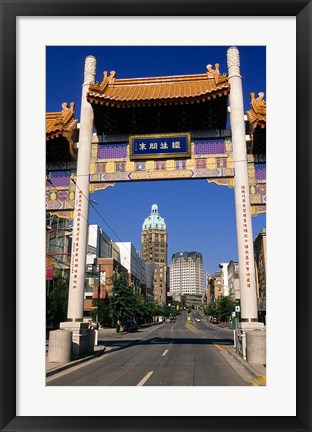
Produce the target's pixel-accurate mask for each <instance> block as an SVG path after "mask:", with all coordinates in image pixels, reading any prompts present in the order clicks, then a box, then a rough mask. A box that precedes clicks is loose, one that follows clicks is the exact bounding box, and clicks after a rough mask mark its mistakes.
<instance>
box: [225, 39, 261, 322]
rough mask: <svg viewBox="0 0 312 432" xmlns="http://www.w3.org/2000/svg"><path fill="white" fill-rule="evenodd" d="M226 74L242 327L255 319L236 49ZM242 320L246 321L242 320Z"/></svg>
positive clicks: (229, 53) (232, 49) (231, 52)
mask: <svg viewBox="0 0 312 432" xmlns="http://www.w3.org/2000/svg"><path fill="white" fill-rule="evenodd" d="M227 65H228V77H229V82H230V85H231V92H230V119H231V129H232V143H233V157H234V168H235V186H234V193H235V211H236V232H237V246H238V262H239V282H240V296H241V321H242V327H246V328H247V327H248V328H249V327H254V326H257V325H254V326H253V325H252V324H251V323H257V322H258V310H257V294H256V281H255V264H254V251H253V235H252V223H251V214H250V196H249V182H248V167H247V165H248V164H247V149H246V137H245V123H244V104H243V89H242V77H241V75H240V60H239V51H238V49H237V48H236V47H230V48H229V49H228V50H227ZM245 323H246V324H245Z"/></svg>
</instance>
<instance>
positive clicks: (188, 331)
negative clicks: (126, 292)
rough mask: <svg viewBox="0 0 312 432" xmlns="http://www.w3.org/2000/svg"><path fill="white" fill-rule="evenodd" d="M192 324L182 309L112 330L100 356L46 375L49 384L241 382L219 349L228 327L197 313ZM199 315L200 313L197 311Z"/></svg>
mask: <svg viewBox="0 0 312 432" xmlns="http://www.w3.org/2000/svg"><path fill="white" fill-rule="evenodd" d="M197 314H198V313H197V312H196V311H194V312H193V316H192V324H190V323H188V322H187V313H186V312H182V313H181V315H179V316H178V317H177V320H176V322H174V323H163V324H160V325H156V326H152V327H149V328H145V329H139V331H138V332H135V333H121V334H117V333H113V334H111V335H109V336H107V337H105V339H102V336H101V331H100V333H99V335H100V339H99V344H101V345H105V346H106V352H105V354H104V355H103V356H101V357H99V358H96V359H93V360H90V361H88V362H86V363H84V364H82V365H79V366H75V367H73V368H71V369H69V370H66V371H63V372H60V373H58V374H56V375H53V376H51V377H50V378H48V379H47V385H49V386H142V385H144V386H246V385H252V384H251V382H250V381H249V380H248V377H246V376H244V375H243V374H241V373H239V371H237V370H235V369H234V368H233V367H232V366H231V365H230V363H229V362H228V360H227V358H226V357H225V356H224V351H226V349H227V347H230V346H232V344H233V331H231V330H230V329H221V328H219V327H218V326H216V325H213V324H210V323H208V322H207V320H206V318H204V317H201V321H200V322H197V321H195V320H194V317H195V316H196V315H197ZM198 316H199V315H198Z"/></svg>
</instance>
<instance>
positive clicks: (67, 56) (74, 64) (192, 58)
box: [46, 46, 267, 273]
mask: <svg viewBox="0 0 312 432" xmlns="http://www.w3.org/2000/svg"><path fill="white" fill-rule="evenodd" d="M227 48H228V47H226V46H214V47H209V46H107V47H105V46H77V47H73V46H55V47H47V50H46V65H47V74H46V110H47V112H51V111H61V109H62V106H61V105H62V103H63V102H67V103H68V105H69V103H70V102H71V101H73V102H75V117H76V118H77V119H79V118H80V99H81V86H82V83H83V70H84V60H85V57H86V56H87V55H94V56H95V57H96V59H97V75H96V80H97V81H99V82H101V81H102V77H103V72H104V71H108V72H110V71H111V70H114V71H116V78H130V77H148V76H161V75H184V74H196V73H205V72H206V65H207V64H212V65H213V67H214V65H215V63H219V64H220V72H221V73H227V66H226V51H227ZM238 48H239V51H240V62H241V75H242V78H243V92H244V111H245V112H246V111H247V110H248V109H249V108H250V97H249V94H250V93H251V92H254V93H255V94H256V95H257V94H258V92H260V91H263V92H264V93H265V99H267V95H266V49H265V47H263V46H262V47H254V46H252V47H249V46H243V47H238ZM90 198H91V199H92V200H94V201H96V205H94V207H95V209H96V210H94V209H92V208H91V210H90V214H89V222H90V223H94V224H98V225H100V226H101V227H102V228H103V229H104V231H105V232H106V233H107V234H108V235H109V236H110V237H111V238H112V239H113V240H115V241H125V242H128V241H131V242H132V243H133V244H134V246H135V247H136V248H137V249H138V250H141V229H142V224H143V221H144V218H145V217H147V216H148V215H149V214H150V210H151V206H152V204H154V203H156V204H158V208H159V213H160V215H161V216H162V217H164V218H165V222H166V224H167V232H168V263H170V259H171V255H172V254H173V253H175V252H177V251H198V252H201V253H202V255H203V259H204V265H205V272H209V273H215V272H216V271H217V270H218V264H219V263H220V262H228V261H230V260H231V259H233V260H237V242H236V223H235V205H234V190H233V189H229V188H227V187H224V186H217V185H215V184H210V183H208V182H207V181H206V180H173V181H150V182H129V183H116V184H115V186H114V187H109V188H107V189H106V190H105V191H99V192H96V193H95V194H92V195H91V196H90ZM252 224H253V236H254V237H255V236H256V234H257V233H258V232H259V231H260V230H261V229H262V228H263V227H264V226H265V225H266V216H265V214H262V215H258V216H256V217H253V218H252Z"/></svg>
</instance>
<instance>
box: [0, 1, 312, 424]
mask: <svg viewBox="0 0 312 432" xmlns="http://www.w3.org/2000/svg"><path fill="white" fill-rule="evenodd" d="M0 4H1V9H0V14H1V16H0V18H1V23H0V28H1V89H0V90H1V107H0V112H1V125H0V133H1V146H0V148H1V153H0V163H1V170H0V178H1V182H0V184H1V191H0V192H1V193H0V200H1V213H0V215H1V219H0V241H1V253H0V255H1V259H0V265H1V268H0V277H1V299H0V304H1V314H0V318H1V339H0V344H1V383H0V394H1V412H0V417H1V431H36V430H41V431H48V430H49V431H69V430H76V431H100V430H103V431H106V432H109V431H117V430H118V431H131V430H133V431H141V430H142V431H143V430H144V431H149V430H151V431H153V432H156V431H162V432H166V431H175V430H176V431H182V430H183V431H188V430H190V431H191V430H192V431H197V430H209V431H242V430H249V431H275V430H276V431H277V430H280V431H302V432H303V431H311V430H312V429H311V424H312V422H311V406H312V401H311V309H312V304H311V228H310V225H311V224H310V221H311V171H310V170H311V143H312V137H311V76H312V70H311V52H312V50H311V48H312V46H311V35H312V34H311V30H312V27H311V18H312V5H311V1H300V0H299V1H298V0H273V1H265V0H252V1H250V0H240V1H237V0H233V1H232V0H217V1H209V0H202V1H201V0H193V1H190V0H187V1H183V0H177V1H174V0H169V1H155V0H153V1H148V0H147V1H139V0H138V1H131V0H129V1H127V0H110V1H105V0H94V1H92V0H90V1H86V0H82V1H80V0H76V1H68V0H65V1H63V2H54V1H42V0H41V1H30V0H25V1H24V0H19V1H18V0H17V1H14V0H0ZM17 16H294V17H296V49H297V58H296V79H297V82H296V92H297V95H296V104H297V115H296V126H297V132H296V134H297V154H296V164H297V165H296V168H297V169H296V172H297V179H296V180H297V183H296V195H297V196H296V211H297V218H296V220H297V231H296V236H297V241H296V248H297V259H296V263H297V278H296V281H297V290H296V288H295V287H293V292H294V296H295V295H296V309H297V345H296V353H297V354H296V360H297V363H296V364H297V377H296V380H297V384H296V392H297V404H296V407H297V415H296V416H292V417H287V416H285V417H273V416H270V417H263V416H261V407H259V416H258V417H248V416H246V417H245V416H239V417H226V416H225V417H213V416H209V417H205V416H201V417H177V416H175V415H174V413H173V416H172V417H137V416H135V417H122V416H121V417H105V421H103V417H100V416H99V417H88V416H86V417H76V418H75V417H52V416H51V417H41V416H37V417H28V416H27V417H26V416H25V417H21V416H16V396H17V395H16V384H17V381H16V334H15V327H14V325H12V323H14V322H15V320H14V317H15V318H16V292H15V290H14V286H16V278H15V277H14V275H15V273H16V240H17V233H16V193H15V192H16V178H15V172H16V146H15V141H16V140H15V137H16V102H15V101H16V78H15V71H16V18H17ZM281 43H282V41H281ZM293 67H294V65H287V60H285V69H284V70H285V71H286V73H287V69H288V70H289V71H290V70H291V69H292V68H293ZM286 92H287V89H285V93H286ZM281 104H282V105H283V104H284V103H282V102H281ZM286 115H287V113H286ZM285 120H286V122H285V127H287V121H289V120H290V121H295V120H294V119H287V118H285ZM279 127H281V125H279ZM274 145H278V143H274ZM289 181H291V179H290V180H289ZM294 205H295V204H294ZM285 226H286V228H285V229H287V224H286V223H285ZM286 244H287V243H286V240H285V245H284V246H283V245H281V247H285V246H286ZM293 264H294V263H293ZM285 266H288V263H285ZM293 267H295V266H294V265H293ZM278 289H279V290H281V292H282V287H278ZM290 307H291V299H290ZM287 325H290V324H289V322H287V323H285V322H282V321H281V326H282V327H283V329H284V331H287ZM293 349H294V343H293V341H289V346H285V353H284V355H285V356H287V350H293ZM281 367H282V365H281ZM207 403H208V401H207ZM277 403H278V401H277Z"/></svg>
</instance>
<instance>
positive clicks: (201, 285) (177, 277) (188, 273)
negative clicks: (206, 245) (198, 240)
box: [170, 252, 205, 295]
mask: <svg viewBox="0 0 312 432" xmlns="http://www.w3.org/2000/svg"><path fill="white" fill-rule="evenodd" d="M204 291H205V282H204V265H203V258H202V254H201V253H200V252H176V253H175V254H173V255H172V258H171V264H170V293H171V294H181V295H183V294H193V295H203V294H204Z"/></svg>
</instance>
